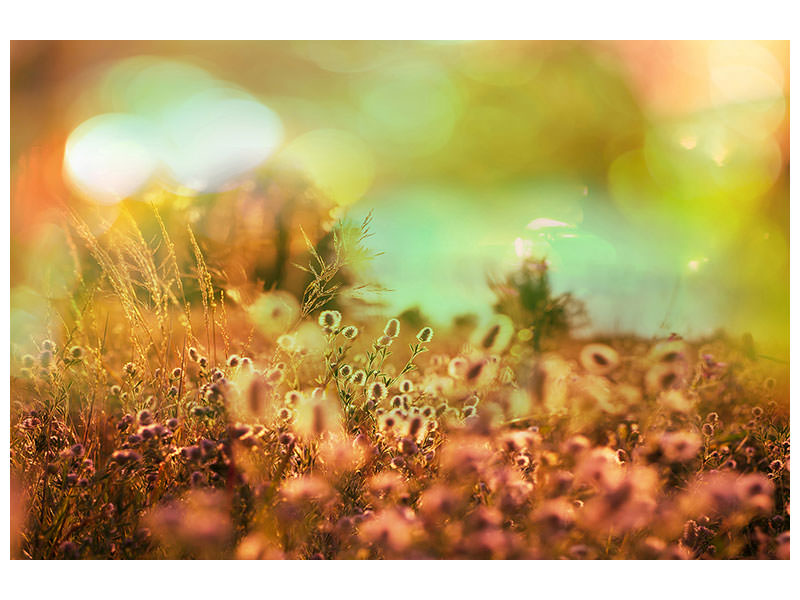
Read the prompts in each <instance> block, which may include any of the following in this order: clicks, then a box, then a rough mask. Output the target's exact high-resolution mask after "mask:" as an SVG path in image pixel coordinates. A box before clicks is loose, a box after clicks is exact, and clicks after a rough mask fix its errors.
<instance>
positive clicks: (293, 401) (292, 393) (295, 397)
mask: <svg viewBox="0 0 800 600" xmlns="http://www.w3.org/2000/svg"><path fill="white" fill-rule="evenodd" d="M302 399H303V395H302V394H301V393H300V392H298V391H297V390H289V391H288V392H286V394H285V395H284V396H283V400H284V402H286V404H287V405H288V406H297V405H298V404H300V400H302Z"/></svg>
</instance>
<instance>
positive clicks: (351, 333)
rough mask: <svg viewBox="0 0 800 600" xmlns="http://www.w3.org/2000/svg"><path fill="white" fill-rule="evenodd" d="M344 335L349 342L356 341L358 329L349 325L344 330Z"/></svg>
mask: <svg viewBox="0 0 800 600" xmlns="http://www.w3.org/2000/svg"><path fill="white" fill-rule="evenodd" d="M342 335H343V336H344V337H346V338H347V339H348V340H354V339H356V336H357V335H358V328H357V327H355V326H353V325H348V326H347V327H345V328H344V329H342Z"/></svg>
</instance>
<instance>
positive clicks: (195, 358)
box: [189, 346, 200, 362]
mask: <svg viewBox="0 0 800 600" xmlns="http://www.w3.org/2000/svg"><path fill="white" fill-rule="evenodd" d="M189 358H190V359H191V360H193V361H194V362H197V361H198V360H200V353H199V352H198V351H197V348H195V347H194V346H191V347H190V348H189Z"/></svg>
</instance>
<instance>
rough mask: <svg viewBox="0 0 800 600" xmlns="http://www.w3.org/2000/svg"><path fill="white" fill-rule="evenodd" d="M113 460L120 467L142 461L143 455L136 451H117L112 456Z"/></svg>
mask: <svg viewBox="0 0 800 600" xmlns="http://www.w3.org/2000/svg"><path fill="white" fill-rule="evenodd" d="M111 460H113V461H114V462H116V463H117V464H119V465H127V464H130V463H134V462H139V461H140V460H142V455H141V454H139V453H138V452H136V451H134V450H115V451H114V452H113V453H112V454H111Z"/></svg>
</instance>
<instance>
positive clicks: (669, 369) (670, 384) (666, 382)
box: [645, 363, 684, 394]
mask: <svg viewBox="0 0 800 600" xmlns="http://www.w3.org/2000/svg"><path fill="white" fill-rule="evenodd" d="M683 379H684V370H683V369H682V368H679V367H677V366H675V365H672V364H663V363H658V364H656V365H653V366H652V367H651V368H650V369H649V370H648V371H647V374H646V375H645V387H646V388H647V391H648V392H650V393H651V394H657V393H658V392H661V391H665V390H669V389H675V388H678V387H680V386H681V384H682V383H683Z"/></svg>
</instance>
